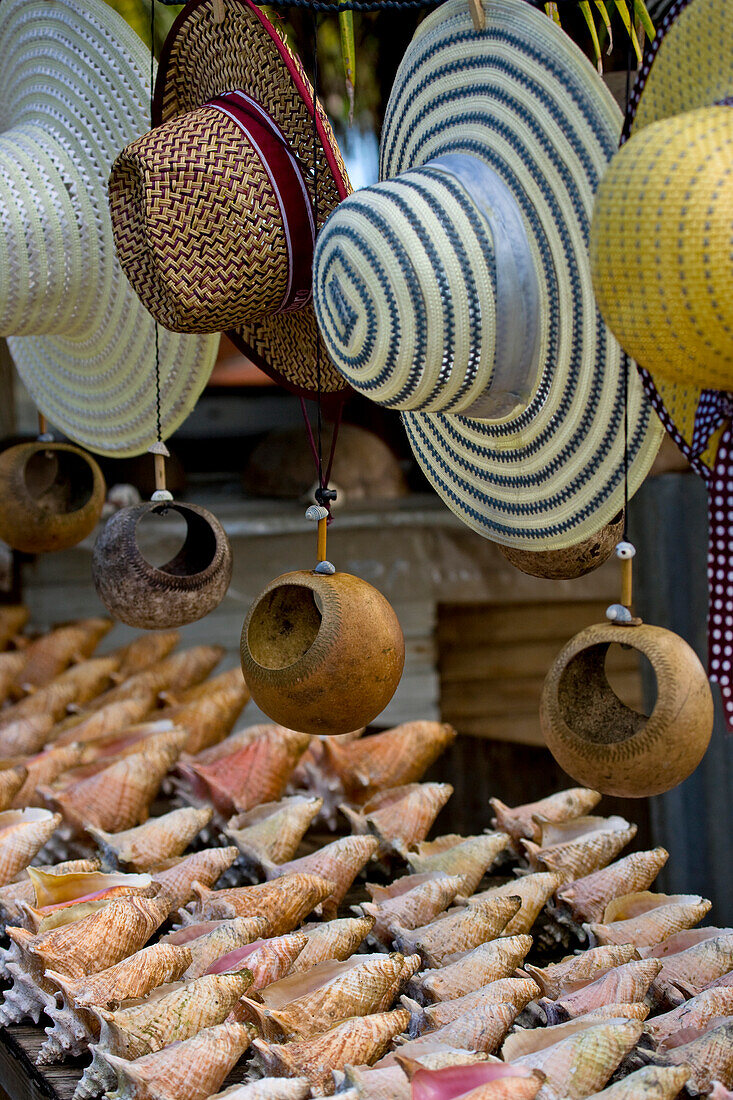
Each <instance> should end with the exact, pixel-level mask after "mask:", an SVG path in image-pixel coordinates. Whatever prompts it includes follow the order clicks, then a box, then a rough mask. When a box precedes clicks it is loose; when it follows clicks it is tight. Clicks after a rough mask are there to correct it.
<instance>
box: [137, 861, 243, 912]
mask: <svg viewBox="0 0 733 1100" xmlns="http://www.w3.org/2000/svg"><path fill="white" fill-rule="evenodd" d="M236 858H237V849H236V848H202V849H201V851H200V852H192V853H191V855H189V856H183V858H182V859H177V860H176V861H175V863H174V865H173V866H172V867H165V869H164V870H162V871H158V870H155V869H152V870H151V874H152V875H153V878H154V879H155V881H156V882H157V883H159V885H160V886H162V887H163V889H164V890H165V891H166V893H167V894H168V895H169V896H170V898H171V910H173V909H180V908H181V906H182V905H186V904H187V903H188V902H189V901H191V899H192V898H193V897H194V890H193V884H194V882H198V883H200V885H202V886H213V885H214V884H215V883H216V882H217V881H218V880H219V879H220V878H221V876H222V875H223V874H224V872H225V871H228V870H229V868H230V867H231V866H232V864H233V863H234V861H235V860H236Z"/></svg>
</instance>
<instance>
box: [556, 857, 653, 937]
mask: <svg viewBox="0 0 733 1100" xmlns="http://www.w3.org/2000/svg"><path fill="white" fill-rule="evenodd" d="M668 859H669V852H668V851H667V849H666V848H653V849H652V850H651V851H647V852H632V853H631V855H628V856H624V857H623V859H619V860H617V861H616V863H611V864H610V865H609V866H608V867H602V868H601V870H600V871H594V872H593V873H592V874H590V875H586V876H585V878H579V879H576V880H575V882H569V883H566V884H565V885H564V886H563V887H562V889H560V890H558V891H557V897H558V900H559V901H561V902H563V903H564V904H565V905H567V907H568V909H569V910H570V912H571V913H572V915H573V917H574V918H575V920H576V921H598V920H602V919H603V913H604V911H605V908H606V906H607V905H608V904H609V902H611V901H613V900H614V898H618V897H622V896H623V895H624V894H631V893H634V892H636V891H640V890H648V888H649V887H650V886H651V884H652V883H653V882H654V880H655V878H656V877H657V875H658V874H659V872H660V871H661V870H662V868H663V867H664V865H665V863H666V862H667V860H668Z"/></svg>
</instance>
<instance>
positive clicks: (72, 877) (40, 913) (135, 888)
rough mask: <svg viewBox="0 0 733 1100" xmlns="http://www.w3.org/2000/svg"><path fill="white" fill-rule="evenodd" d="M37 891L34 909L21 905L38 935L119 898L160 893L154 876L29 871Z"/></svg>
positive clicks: (30, 927) (27, 921) (31, 929)
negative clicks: (152, 877) (154, 883)
mask: <svg viewBox="0 0 733 1100" xmlns="http://www.w3.org/2000/svg"><path fill="white" fill-rule="evenodd" d="M28 874H29V876H30V878H31V880H32V882H33V885H34V889H35V901H36V904H35V905H34V906H30V905H25V904H24V903H20V907H21V909H22V911H23V913H24V915H25V917H26V918H27V920H26V923H25V926H26V927H27V928H28V929H29V930H30V931H31V932H34V933H37V932H45V931H47V930H48V929H49V928H55V927H59V926H60V925H61V924H68V923H71V922H73V921H75V920H78V919H80V917H82V916H86V913H85V912H84V909H85V907H86V908H87V909H88V911H89V912H91V911H93V907H96V908H101V906H102V905H104V904H106V903H107V902H108V901H111V900H112V899H113V898H115V897H129V896H132V895H135V894H143V895H145V896H147V897H151V896H154V895H155V894H156V893H157V890H156V888H155V887H153V880H152V879H151V877H150V875H121V874H117V875H108V874H103V873H102V872H100V871H69V872H67V873H66V874H53V873H51V874H49V873H47V872H45V871H41V870H39V869H37V868H35V867H29V868H28Z"/></svg>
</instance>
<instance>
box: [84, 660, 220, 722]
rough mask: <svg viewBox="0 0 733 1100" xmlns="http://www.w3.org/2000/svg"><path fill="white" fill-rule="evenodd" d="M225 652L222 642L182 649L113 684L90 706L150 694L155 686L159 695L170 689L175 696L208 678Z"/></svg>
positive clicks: (154, 689) (155, 690)
mask: <svg viewBox="0 0 733 1100" xmlns="http://www.w3.org/2000/svg"><path fill="white" fill-rule="evenodd" d="M224 653H225V650H224V649H223V648H222V646H218V645H197V646H192V647H191V648H190V649H184V650H182V651H181V652H180V653H172V654H171V655H170V656H169V657H165V658H163V659H162V660H160V661H157V662H156V663H155V664H153V665H148V666H146V667H145V668H144V669H143V670H142V671H140V672H136V673H134V674H133V675H132V676H129V677H128V678H127V679H126V680H124V681H123V682H122V683H121V684H118V685H117V686H116V687H114V688H110V690H109V691H106V692H105V693H104V695H100V696H99V698H98V699H96V700H95V703H94V707H93V708H89V709H96V708H97V707H100V706H107V704H108V703H115V702H117V700H118V699H130V698H131V697H132V696H135V695H139V694H140V693H141V692H143V693H145V694H147V693H148V692H149V691H151V690H152V691H153V692H154V693H155V694H156V695H159V694H161V693H162V692H167V693H168V694H169V696H175V695H176V694H177V693H179V692H183V691H185V690H186V689H187V688H190V687H192V686H194V685H195V684H199V683H201V681H202V680H205V679H206V677H207V676H208V675H209V673H210V672H211V671H212V669H213V668H214V666H215V665H217V664H218V663H219V661H220V660H221V659H222V657H223V656H224Z"/></svg>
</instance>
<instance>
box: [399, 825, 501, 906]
mask: <svg viewBox="0 0 733 1100" xmlns="http://www.w3.org/2000/svg"><path fill="white" fill-rule="evenodd" d="M450 839H452V840H454V843H452V844H451V845H450V846H449V847H445V848H443V847H442V846H441V844H440V838H438V840H437V841H430V843H429V844H427V843H425V842H423V843H422V844H418V846H417V849H416V851H414V852H409V853H408V856H407V860H408V863H409V864H410V867H411V869H412V870H413V871H414V872H415V873H416V874H422V873H425V872H428V871H445V872H446V874H448V875H460V876H461V877H462V878H463V886H462V887H461V893H462V894H465V895H469V894H472V893H473V892H474V890H475V889H476V887H477V886H478V884H479V883H480V881H481V879H482V878H483V877H484V875H485V874H486V872H487V871H488V869H489V867H491V865H492V863H493V862H494V860H495V859H496V857H497V856H498V855H499V854H500V853H501V852H503V851H504V849H505V848H506V846H507V844H508V843H509V837H508V836H507V834H506V833H485V834H484V835H482V836H471V837H465V838H464V837H456V838H450Z"/></svg>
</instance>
